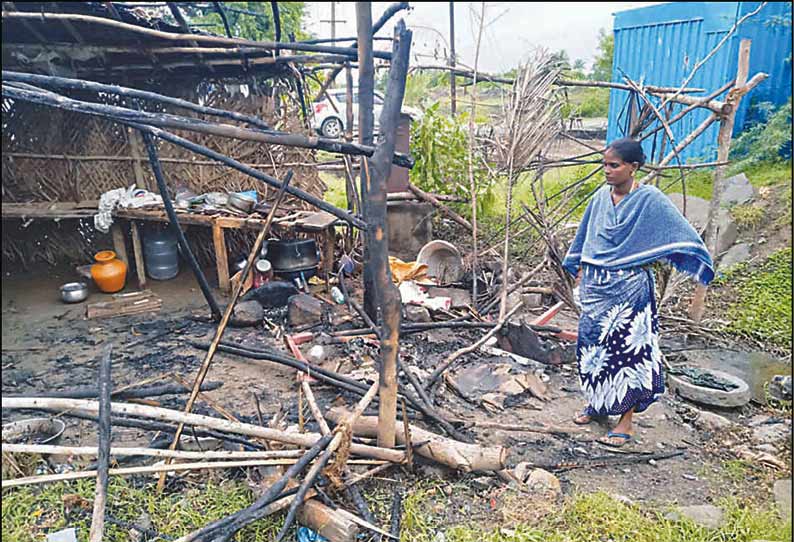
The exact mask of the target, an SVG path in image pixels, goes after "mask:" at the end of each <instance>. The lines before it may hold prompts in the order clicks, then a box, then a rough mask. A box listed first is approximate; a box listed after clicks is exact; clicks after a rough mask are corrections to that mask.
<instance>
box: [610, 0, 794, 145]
mask: <svg viewBox="0 0 794 542" xmlns="http://www.w3.org/2000/svg"><path fill="white" fill-rule="evenodd" d="M760 4H761V2H671V3H667V4H659V5H655V6H649V7H646V8H640V9H633V10H629V11H621V12H618V13H616V14H615V22H614V33H615V53H614V58H613V63H612V80H613V81H617V82H623V73H625V74H626V75H628V76H629V77H630V78H631V79H633V80H635V81H640V80H641V81H643V82H644V83H646V84H649V85H659V86H671V87H678V86H680V85H681V83H682V82H683V81H684V79H685V78H686V77H687V76H688V75H689V73H690V72H691V71H692V69H693V68H694V66H695V64H696V63H697V62H698V61H700V60H701V59H702V58H704V57H705V56H706V55H707V54H708V53H709V52H710V51H711V50H712V49H713V48H714V46H715V45H716V44H717V43H718V42H719V41H720V40H721V39H722V38H723V37H724V36H725V35H726V34H727V32H728V31H729V30H730V29H731V28H732V27H733V25H734V24H735V23H736V21H737V20H739V19H740V18H741V17H742V16H743V15H745V14H747V13H750V12H752V11H753V10H755V9H756V8H758V6H759V5H760ZM791 20H792V3H791V2H769V3H768V4H767V5H766V6H764V7H763V9H762V10H761V11H760V12H759V13H757V14H755V15H754V16H752V17H750V18H749V19H747V20H746V21H745V22H744V23H742V24H741V25H740V26H739V27H738V29H737V30H736V32H735V33H734V34H733V35H732V36H731V37H730V38H729V40H728V42H727V43H725V44H724V45H723V46H722V48H721V49H720V50H719V51H718V52H717V53H716V54H715V55H714V56H713V57H712V58H711V59H709V60H708V61H707V62H706V63H705V64H704V65H703V66H702V67H701V68H700V69H699V70H698V72H697V73H696V74H695V77H694V78H693V79H692V81H691V82H690V84H689V86H690V87H696V88H703V89H706V92H704V93H700V94H693V95H694V96H699V95H700V96H704V95H706V94H708V93H709V92H713V91H715V90H717V89H718V88H720V87H721V86H723V85H724V84H725V83H727V82H729V81H730V80H732V79H733V78H734V77H735V75H736V68H737V62H738V54H739V53H738V51H739V43H740V41H741V40H742V39H750V40H752V45H751V48H750V77H752V76H753V75H754V74H756V73H758V72H764V73H767V74H769V78H768V79H767V80H766V81H764V82H763V83H761V84H760V85H759V86H758V87H756V88H755V89H754V90H753V91H752V92H751V93H750V94H748V95H747V96H745V97H744V98H743V99H742V101H741V103H740V107H739V109H738V110H737V113H736V128H735V130H734V133H738V132H740V131H741V130H742V129H744V128H745V127H746V126H747V125H748V124H750V123H752V122H753V120H752V119H750V118H749V117H748V109H750V106H751V105H752V104H755V103H758V102H772V103H773V104H775V105H780V104H782V103H785V102H786V101H787V100H789V99H790V98H791V75H792V74H791ZM629 96H630V93H629V92H627V91H623V90H612V91H611V92H610V96H609V125H608V128H607V139H608V140H610V141H611V140H613V139H616V138H619V137H623V136H624V135H625V134H626V132H627V131H628V123H629V119H630V107H629ZM719 98H724V94H723V95H722V96H720V97H719ZM682 107H683V106H674V108H673V114H675V112H677V111H679V110H680V109H681V108H682ZM708 114H709V112H707V111H705V110H696V111H694V112H692V113H690V114H688V115H687V116H686V117H685V118H684V119H683V120H681V121H679V122H678V123H676V124H674V125H673V126H672V130H673V134H674V136H675V138H676V140H677V141H680V140H681V139H683V138H684V137H685V136H686V135H687V134H688V133H690V132H691V131H692V130H693V129H694V128H695V127H696V126H698V125H699V124H700V123H701V122H702V121H703V120H704V119H705V118H706V116H707V115H708ZM718 129H719V128H718V126H717V124H716V123H715V124H713V125H712V126H711V127H710V128H709V129H708V130H707V131H706V132H705V133H704V134H702V135H701V136H700V137H699V138H698V139H697V140H696V141H695V142H694V143H692V144H691V145H690V146H689V147H687V148H686V149H685V150H684V152H682V153H681V157H682V158H684V159H698V160H711V159H713V158H714V157H715V156H716V149H717V132H718ZM643 146H644V148H645V153H646V155H647V156H648V157H649V159H652V160H653V161H658V160H659V155H660V154H661V149H660V146H661V132H659V133H658V134H657V137H656V139H655V140H654V138H649V139H648V140H646V141H645V142H644V144H643ZM665 151H666V152H669V151H670V146H669V145H667V148H666V149H665Z"/></svg>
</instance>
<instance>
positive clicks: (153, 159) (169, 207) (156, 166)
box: [141, 132, 221, 320]
mask: <svg viewBox="0 0 794 542" xmlns="http://www.w3.org/2000/svg"><path fill="white" fill-rule="evenodd" d="M141 136H143V141H144V143H145V144H146V152H147V153H148V154H149V162H150V163H151V165H152V172H153V173H154V178H155V179H156V180H157V188H158V189H159V191H160V196H162V198H163V207H165V212H166V213H167V214H168V221H169V222H170V224H171V229H172V230H173V231H174V233H175V234H176V236H177V241H178V242H179V248H181V249H182V254H184V255H185V258H187V261H188V264H189V265H190V269H191V270H192V271H193V275H194V276H195V277H196V281H197V282H198V283H199V288H201V293H202V294H204V299H206V300H207V304H208V305H209V306H210V311H211V312H212V317H213V318H214V319H215V320H220V319H221V309H220V308H219V307H218V303H217V302H216V301H215V297H214V296H213V295H212V290H210V286H209V284H208V283H207V278H206V277H205V276H204V272H203V271H202V270H201V267H199V264H198V261H196V257H195V256H194V255H193V251H191V250H190V245H188V242H187V239H186V238H185V234H184V233H183V232H182V229H181V228H180V227H179V220H178V219H177V216H176V211H175V210H174V205H173V203H171V197H170V196H169V195H168V187H167V186H166V184H165V178H164V177H163V170H162V169H161V168H160V159H159V157H158V156H157V147H156V146H155V144H154V141H153V139H152V136H151V135H149V134H148V133H146V132H142V133H141Z"/></svg>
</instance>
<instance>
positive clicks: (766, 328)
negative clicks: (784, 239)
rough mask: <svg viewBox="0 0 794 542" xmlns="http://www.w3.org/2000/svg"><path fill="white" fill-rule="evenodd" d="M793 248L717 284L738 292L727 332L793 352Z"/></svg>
mask: <svg viewBox="0 0 794 542" xmlns="http://www.w3.org/2000/svg"><path fill="white" fill-rule="evenodd" d="M791 271H792V270H791V247H788V248H784V249H782V250H779V251H777V252H775V253H774V254H772V255H771V256H770V257H769V258H768V259H767V260H766V261H765V262H764V263H763V264H762V265H761V266H760V267H759V268H757V269H752V268H751V267H750V266H749V264H747V263H742V264H739V265H737V266H735V267H733V268H731V269H730V270H729V271H728V272H727V273H726V274H725V275H724V276H723V277H720V279H719V280H718V281H717V284H718V285H728V286H732V287H734V288H735V289H736V291H737V295H736V301H734V302H733V303H732V304H731V305H730V306H729V308H728V313H727V317H728V319H729V320H730V324H728V325H727V326H726V327H727V330H728V331H731V332H734V333H738V334H744V335H749V336H754V337H757V338H759V339H760V340H762V341H768V342H770V343H772V344H774V345H775V346H778V347H782V348H785V349H787V350H790V349H791Z"/></svg>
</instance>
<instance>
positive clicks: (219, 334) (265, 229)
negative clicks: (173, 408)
mask: <svg viewBox="0 0 794 542" xmlns="http://www.w3.org/2000/svg"><path fill="white" fill-rule="evenodd" d="M146 137H149V136H148V135H147V136H146ZM149 145H150V142H149V140H147V146H149ZM291 180H292V170H289V171H288V172H287V174H286V176H285V177H284V182H283V183H282V184H281V188H280V189H279V191H278V194H277V195H276V200H275V201H274V202H273V207H272V208H271V209H270V212H269V213H268V215H267V219H266V220H265V224H264V225H263V226H262V229H261V230H260V231H259V235H258V236H257V238H256V240H255V241H254V246H253V247H251V252H250V253H249V255H248V260H246V262H245V267H244V268H243V271H242V275H241V277H240V282H239V283H237V286H236V287H235V289H234V293H233V294H232V298H231V300H230V301H229V304H228V305H227V306H226V311H225V312H224V314H223V318H222V319H221V322H220V324H218V328H217V329H216V330H215V337H214V338H213V339H212V342H211V343H210V347H209V349H208V350H207V355H206V356H205V357H204V361H203V362H202V364H201V368H200V369H199V372H198V374H197V375H196V380H195V382H194V383H193V389H192V390H191V392H190V397H189V398H188V400H187V404H186V405H185V412H190V410H191V409H192V408H193V403H194V402H195V401H196V397H198V394H199V389H200V388H201V384H202V383H203V382H204V378H205V377H206V376H207V371H209V368H210V364H211V363H212V358H213V357H214V356H215V351H216V350H217V348H218V344H219V343H220V341H221V339H222V338H223V332H224V331H225V330H226V326H227V324H228V323H229V320H230V319H231V316H232V313H233V312H234V306H235V304H236V303H237V300H238V299H239V297H240V292H242V290H243V284H244V283H245V279H246V277H247V276H248V273H249V272H250V271H251V267H253V265H254V260H255V259H256V257H257V255H258V254H259V249H260V248H261V247H262V242H263V241H264V240H265V237H266V236H267V235H268V233H269V232H270V225H271V224H272V223H273V218H274V217H275V216H276V210H277V209H278V207H279V205H280V204H281V201H282V199H283V198H284V193H285V191H286V189H287V186H288V185H289V183H290V181H291ZM183 428H184V425H183V424H181V423H180V424H179V426H178V427H177V429H176V434H175V435H174V440H173V442H172V443H171V450H175V449H176V446H177V444H178V443H179V437H180V436H181V434H182V429H183ZM166 463H169V460H168V459H166ZM164 485H165V474H163V475H161V476H160V480H159V481H158V482H157V489H158V491H159V490H162V488H163V486H164Z"/></svg>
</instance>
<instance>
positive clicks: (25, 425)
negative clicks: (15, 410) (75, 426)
mask: <svg viewBox="0 0 794 542" xmlns="http://www.w3.org/2000/svg"><path fill="white" fill-rule="evenodd" d="M64 429H66V424H65V423H63V421H62V420H60V419H58V418H29V419H26V420H19V421H17V422H11V423H7V424H4V425H3V442H5V443H9V444H10V443H25V444H54V443H55V442H57V441H58V439H60V438H61V435H62V434H63V431H64Z"/></svg>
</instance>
